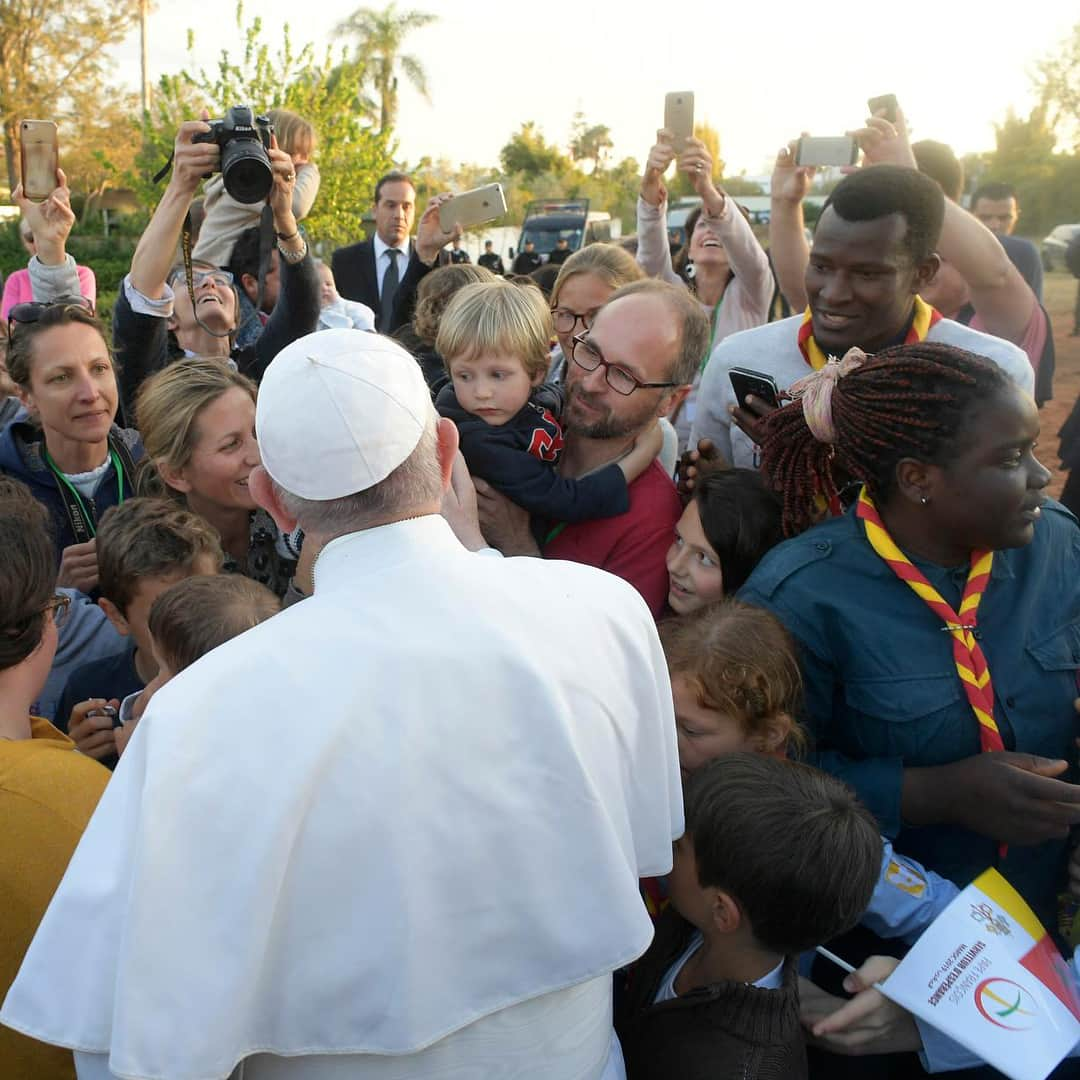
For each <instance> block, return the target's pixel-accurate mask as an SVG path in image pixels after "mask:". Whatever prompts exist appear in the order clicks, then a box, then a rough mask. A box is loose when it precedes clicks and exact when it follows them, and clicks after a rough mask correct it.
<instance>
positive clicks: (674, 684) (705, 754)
mask: <svg viewBox="0 0 1080 1080" xmlns="http://www.w3.org/2000/svg"><path fill="white" fill-rule="evenodd" d="M671 693H672V696H673V697H674V699H675V725H676V728H677V730H678V734H679V768H680V769H681V770H682V774H683V776H684V777H686V776H689V775H690V773H692V772H693V771H694V770H695V769H700V768H701V766H702V765H707V764H708V763H709V762H710V761H713V760H714V759H715V758H718V757H720V756H721V755H722V754H737V753H740V752H743V751H747V752H755V751H760V750H762V749H764V747H763V746H762V745H761V740H760V739H759V738H757V737H755V736H753V735H751V734H750V733H749V732H748V731H746V729H745V728H744V726H743V724H742V722H741V721H740V720H739V719H738V717H734V716H728V715H727V714H726V713H722V712H718V711H717V710H716V709H706V708H705V707H704V706H703V705H700V704H699V703H698V699H697V693H696V692H695V690H694V688H693V686H692V685H691V684H690V682H689V681H688V680H687V679H686V677H685V676H684V675H674V676H672V679H671Z"/></svg>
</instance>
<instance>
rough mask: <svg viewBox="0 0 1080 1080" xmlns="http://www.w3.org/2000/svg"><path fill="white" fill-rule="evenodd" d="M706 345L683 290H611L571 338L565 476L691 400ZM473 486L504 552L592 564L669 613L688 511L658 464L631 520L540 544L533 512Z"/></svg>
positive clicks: (618, 449) (698, 315)
mask: <svg viewBox="0 0 1080 1080" xmlns="http://www.w3.org/2000/svg"><path fill="white" fill-rule="evenodd" d="M708 340H709V324H708V320H707V319H706V317H705V316H704V314H703V313H702V311H701V306H700V305H699V304H697V303H696V302H695V301H694V300H693V298H692V297H691V296H690V294H689V293H687V291H686V290H685V289H678V288H676V287H674V286H672V285H668V284H667V283H665V282H661V281H655V280H647V281H637V282H634V283H633V284H631V285H625V286H623V288H621V289H619V290H617V291H616V292H615V293H613V294H612V296H611V298H610V299H609V300H608V302H607V303H606V304H604V306H603V307H601V308H600V310H599V311H598V312H597V313H596V316H595V317H594V318H593V319H592V320H591V321H590V324H589V326H588V327H585V328H583V329H582V330H581V332H579V333H578V334H577V335H576V336H575V337H574V338H573V348H572V350H571V353H572V357H571V360H570V363H569V364H568V365H567V370H566V395H567V401H566V408H565V410H564V412H563V418H562V419H563V427H564V434H565V440H566V445H565V449H564V450H563V454H562V457H561V458H560V460H559V466H558V467H559V471H560V473H561V474H562V475H563V476H567V477H574V478H580V477H582V476H585V475H587V474H589V473H591V472H594V471H595V470H597V469H600V468H603V467H604V466H605V465H609V464H610V463H611V462H613V461H618V460H619V459H620V458H621V457H623V455H625V454H626V453H628V452H629V450H630V448H631V447H632V446H633V445H634V442H635V440H636V439H637V438H638V436H639V435H640V434H641V433H642V432H643V431H645V430H646V429H647V428H648V427H649V425H650V424H653V423H655V422H656V421H657V420H658V419H659V418H660V417H663V416H666V415H667V414H668V413H670V412H671V411H672V409H674V408H676V407H677V406H678V405H679V403H680V402H681V401H682V400H683V398H685V397H686V395H687V393H688V392H689V390H690V383H691V381H692V380H693V377H694V373H695V372H696V371H697V365H698V362H699V361H700V359H701V356H702V355H703V354H704V351H705V349H706V348H707V347H708ZM476 489H477V501H478V505H479V514H480V525H481V529H482V531H483V534H484V536H485V537H486V538H487V540H488V542H489V543H491V545H492V546H493V547H496V548H498V549H499V550H500V551H502V552H503V554H504V555H543V556H544V557H545V558H549V559H567V560H569V561H571V562H579V563H585V564H586V565H589V566H596V567H598V568H600V569H601V570H607V571H608V572H609V573H612V574H615V575H616V576H618V577H621V578H623V579H624V580H625V581H628V582H629V583H630V584H631V585H633V586H634V587H635V588H636V589H637V590H638V592H639V593H641V595H642V597H643V598H644V599H645V602H646V603H647V604H648V605H649V608H650V609H651V610H652V612H653V614H654V615H659V614H660V613H661V611H662V610H663V608H664V603H665V600H666V597H667V591H668V578H667V568H666V565H665V562H664V558H665V555H666V552H667V549H668V547H669V546H670V545H671V537H672V535H673V532H674V528H675V522H676V521H677V520H678V519H679V515H680V513H681V511H682V507H681V504H680V502H679V498H678V495H677V494H676V491H675V485H674V484H673V483H672V481H671V478H670V477H669V476H668V475H667V474H666V473H665V472H664V470H663V468H662V467H661V465H660V464H659V463H658V462H654V463H653V465H652V467H651V468H649V469H647V470H646V471H645V472H644V473H643V474H642V475H641V476H639V477H638V478H637V480H635V481H634V482H633V483H632V484H631V485H630V509H629V510H628V511H627V512H626V513H625V514H621V515H619V516H618V517H612V518H603V519H598V520H595V521H585V522H578V523H576V524H572V525H568V524H564V523H562V522H552V523H551V527H550V528H549V529H548V531H547V534H546V536H545V538H544V541H543V543H542V544H539V545H538V544H537V543H536V542H535V540H534V539H533V536H532V534H531V532H530V530H529V516H528V514H526V513H525V512H524V511H523V510H521V508H520V507H517V506H515V505H514V504H513V503H512V502H510V501H509V499H507V498H505V497H504V496H502V495H500V494H499V493H498V492H496V491H494V489H492V488H491V487H490V486H489V485H487V484H485V483H484V482H483V481H482V480H478V481H476Z"/></svg>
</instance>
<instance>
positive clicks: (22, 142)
mask: <svg viewBox="0 0 1080 1080" xmlns="http://www.w3.org/2000/svg"><path fill="white" fill-rule="evenodd" d="M19 159H20V160H19V164H20V168H21V170H22V186H23V194H24V195H25V196H26V197H27V198H28V199H32V200H33V201H34V202H42V201H44V200H45V199H47V198H48V197H49V196H50V195H51V194H52V193H53V190H54V189H55V187H56V169H57V166H58V165H59V153H58V149H57V139H56V125H55V124H54V123H53V122H52V121H51V120H23V121H22V123H20V124H19Z"/></svg>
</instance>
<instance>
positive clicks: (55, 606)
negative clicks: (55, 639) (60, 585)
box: [45, 593, 71, 626]
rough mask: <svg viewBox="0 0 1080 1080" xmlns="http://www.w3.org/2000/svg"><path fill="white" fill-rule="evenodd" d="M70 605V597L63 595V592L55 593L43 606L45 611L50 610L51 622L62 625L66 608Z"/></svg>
mask: <svg viewBox="0 0 1080 1080" xmlns="http://www.w3.org/2000/svg"><path fill="white" fill-rule="evenodd" d="M70 607H71V597H70V596H65V595H64V594H63V593H57V594H56V595H55V596H54V597H53V598H52V599H51V600H50V601H49V603H48V606H47V607H46V608H45V610H46V611H47V612H50V613H51V614H52V617H53V622H55V623H56V625H57V626H63V624H64V620H65V619H66V618H67V613H68V609H69V608H70Z"/></svg>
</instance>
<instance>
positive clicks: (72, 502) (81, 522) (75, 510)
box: [45, 446, 124, 544]
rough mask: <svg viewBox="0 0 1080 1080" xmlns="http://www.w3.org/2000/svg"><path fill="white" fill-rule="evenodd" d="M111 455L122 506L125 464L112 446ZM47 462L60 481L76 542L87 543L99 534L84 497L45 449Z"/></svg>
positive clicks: (118, 504) (117, 491)
mask: <svg viewBox="0 0 1080 1080" xmlns="http://www.w3.org/2000/svg"><path fill="white" fill-rule="evenodd" d="M109 457H110V459H111V460H112V463H113V468H114V469H115V470H116V505H117V506H120V505H122V504H123V501H124V465H123V462H122V461H121V460H120V455H119V454H118V453H117V452H116V451H115V450H114V449H113V448H112V447H111V446H110V447H109ZM45 464H46V465H48V466H49V468H50V469H51V470H52V473H53V475H54V476H55V477H56V479H57V481H58V486H59V487H60V494H61V496H63V499H64V508H65V509H66V510H67V514H68V520H69V521H70V522H71V528H72V531H73V532H74V533H75V542H76V543H78V544H85V543H86V542H87V541H89V540H91V539H93V538H94V537H96V536H97V527H96V525H95V522H94V519H93V517H92V516H91V514H90V513H89V511H88V510H87V509H86V503H85V502H83V497H82V495H80V494H79V491H78V488H76V487H75V485H74V484H72V482H71V481H70V480H69V479H68V478H67V477H66V476H65V475H64V474H63V472H61V470H60V469H59V468H58V466H57V464H56V462H55V461H53V459H52V455H51V454H50V453H49V451H48V450H46V451H45Z"/></svg>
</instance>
